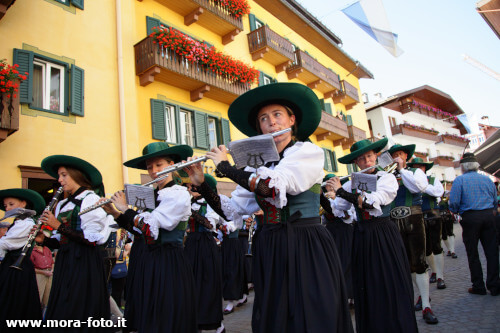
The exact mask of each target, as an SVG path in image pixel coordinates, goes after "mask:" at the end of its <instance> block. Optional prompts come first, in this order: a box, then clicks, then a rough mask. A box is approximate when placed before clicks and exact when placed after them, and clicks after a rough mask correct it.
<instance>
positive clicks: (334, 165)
mask: <svg viewBox="0 0 500 333" xmlns="http://www.w3.org/2000/svg"><path fill="white" fill-rule="evenodd" d="M330 153H331V154H332V171H333V172H338V171H339V166H338V164H337V154H335V152H334V151H331V152H330Z"/></svg>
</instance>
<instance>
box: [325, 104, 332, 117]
mask: <svg viewBox="0 0 500 333" xmlns="http://www.w3.org/2000/svg"><path fill="white" fill-rule="evenodd" d="M324 110H325V112H326V113H328V114H331V115H333V113H332V105H331V104H330V103H325V109H324Z"/></svg>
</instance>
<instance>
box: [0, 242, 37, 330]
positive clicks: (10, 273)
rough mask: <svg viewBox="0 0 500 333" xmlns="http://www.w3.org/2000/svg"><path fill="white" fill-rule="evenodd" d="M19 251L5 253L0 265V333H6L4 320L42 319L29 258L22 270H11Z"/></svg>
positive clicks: (34, 275)
mask: <svg viewBox="0 0 500 333" xmlns="http://www.w3.org/2000/svg"><path fill="white" fill-rule="evenodd" d="M19 253H20V251H13V252H9V253H7V255H6V256H5V258H4V259H3V261H2V264H1V265H0V331H2V332H6V330H7V328H6V322H5V320H6V319H38V320H41V319H42V309H41V307H40V296H39V294H38V286H37V284H36V274H35V269H34V268H33V263H32V262H31V260H30V258H29V256H26V257H25V258H24V260H23V262H22V264H21V268H22V270H17V269H14V268H11V267H10V265H12V264H13V263H14V262H15V261H16V260H17V258H18V257H19Z"/></svg>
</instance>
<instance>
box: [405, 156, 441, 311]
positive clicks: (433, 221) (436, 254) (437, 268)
mask: <svg viewBox="0 0 500 333" xmlns="http://www.w3.org/2000/svg"><path fill="white" fill-rule="evenodd" d="M408 166H409V167H411V168H418V169H420V170H422V171H423V172H424V173H426V172H427V171H428V170H430V169H431V168H432V167H433V166H434V162H424V160H423V159H422V158H420V157H415V158H414V159H413V160H412V161H411V162H410V163H408ZM427 180H428V181H429V185H428V186H427V188H426V189H425V192H424V193H423V194H422V213H423V214H424V223H425V255H426V257H427V263H429V265H430V266H431V270H432V274H431V278H430V280H429V282H430V283H434V282H437V288H438V289H445V288H446V284H445V283H444V277H443V271H444V258H443V248H442V247H441V227H442V223H441V222H442V219H441V214H440V213H439V207H438V206H439V202H438V198H441V196H442V195H443V193H444V188H443V185H442V184H441V182H440V181H439V180H436V178H435V177H432V176H427ZM420 304H421V303H420Z"/></svg>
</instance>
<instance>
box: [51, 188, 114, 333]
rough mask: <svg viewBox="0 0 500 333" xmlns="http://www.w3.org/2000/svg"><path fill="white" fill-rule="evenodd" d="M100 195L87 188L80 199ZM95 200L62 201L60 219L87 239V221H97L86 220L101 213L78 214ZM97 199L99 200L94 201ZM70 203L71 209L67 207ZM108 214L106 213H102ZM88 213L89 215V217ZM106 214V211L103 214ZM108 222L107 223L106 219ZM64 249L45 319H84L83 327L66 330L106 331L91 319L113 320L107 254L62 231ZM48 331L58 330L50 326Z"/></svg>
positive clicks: (55, 275)
mask: <svg viewBox="0 0 500 333" xmlns="http://www.w3.org/2000/svg"><path fill="white" fill-rule="evenodd" d="M91 194H92V196H95V197H97V195H95V194H93V193H92V192H90V191H84V192H82V193H81V194H80V195H78V196H77V197H76V199H80V200H85V198H86V197H87V195H91ZM89 198H90V200H92V202H89V201H86V202H85V205H84V204H83V203H82V202H83V201H79V203H80V204H81V205H82V206H80V205H78V204H77V205H75V204H74V203H72V202H71V203H67V200H68V199H66V200H63V201H61V202H59V204H58V206H57V208H56V215H57V219H58V220H59V221H60V222H61V223H62V224H64V225H65V226H66V227H68V228H70V229H71V230H73V231H74V232H76V233H83V235H82V236H81V237H82V240H83V237H85V240H86V239H87V238H86V237H87V236H86V235H85V230H86V227H88V225H87V226H84V223H85V222H86V223H89V224H90V223H93V222H96V225H97V222H98V221H93V222H91V221H90V220H86V221H82V219H83V218H86V219H92V218H93V217H96V218H97V217H98V216H99V215H98V214H99V212H95V211H94V212H92V213H87V214H89V215H87V214H85V215H82V216H81V217H80V216H78V213H79V212H80V208H82V209H85V208H86V207H88V206H90V205H92V204H93V203H95V202H96V201H97V198H98V197H97V198H92V197H89ZM93 199H96V200H93ZM66 204H67V208H71V207H73V208H72V209H69V210H65V209H64V208H63V207H64V206H65V205H66ZM101 213H104V212H101ZM86 215H87V216H86ZM105 216H106V215H105V214H104V215H103V217H105ZM103 223H104V222H103ZM89 237H90V238H91V239H92V238H94V239H93V240H92V241H97V240H98V239H99V237H100V236H98V234H92V235H90V236H89ZM60 244H61V246H60V248H59V250H58V252H57V256H56V260H55V264H54V275H53V280H52V288H51V290H50V296H49V302H48V304H47V311H46V313H45V318H44V319H45V320H62V319H63V320H68V319H71V320H80V321H81V322H83V323H85V325H82V327H81V328H65V329H64V332H69V331H75V332H104V331H107V330H109V329H107V328H104V327H88V326H87V325H86V323H87V320H88V319H89V318H92V319H94V320H100V319H101V318H103V319H105V320H109V319H110V316H111V313H110V309H109V293H108V288H107V285H106V278H105V274H104V265H103V257H102V254H101V249H100V248H99V246H97V245H92V244H86V243H84V242H81V241H78V240H75V239H72V238H69V237H67V236H65V235H64V234H63V233H61V240H60ZM46 330H47V331H53V330H54V329H50V328H47V329H46Z"/></svg>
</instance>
